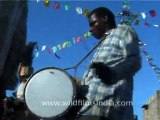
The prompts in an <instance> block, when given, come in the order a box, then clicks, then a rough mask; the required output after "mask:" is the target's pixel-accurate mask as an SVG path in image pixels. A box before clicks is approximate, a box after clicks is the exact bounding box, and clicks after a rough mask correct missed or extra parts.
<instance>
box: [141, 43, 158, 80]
mask: <svg viewBox="0 0 160 120" xmlns="http://www.w3.org/2000/svg"><path fill="white" fill-rule="evenodd" d="M139 46H140V48H141V50H142V53H143V54H144V55H145V57H146V59H147V61H148V63H149V65H150V67H151V68H152V69H153V70H154V71H155V73H156V74H157V75H158V79H159V80H160V68H159V67H158V66H157V65H155V64H153V60H154V59H153V58H152V57H151V56H150V55H149V54H148V52H147V51H146V50H145V48H144V47H145V46H146V44H144V43H143V42H139Z"/></svg>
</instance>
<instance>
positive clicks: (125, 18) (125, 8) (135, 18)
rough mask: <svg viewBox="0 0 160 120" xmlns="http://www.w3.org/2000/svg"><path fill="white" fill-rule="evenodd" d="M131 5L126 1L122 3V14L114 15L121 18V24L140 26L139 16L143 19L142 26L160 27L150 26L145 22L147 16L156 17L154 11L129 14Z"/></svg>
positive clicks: (156, 25)
mask: <svg viewBox="0 0 160 120" xmlns="http://www.w3.org/2000/svg"><path fill="white" fill-rule="evenodd" d="M130 7H131V4H130V2H128V1H125V2H122V12H121V13H119V14H116V15H115V16H116V17H122V20H121V23H122V24H123V23H124V24H128V25H131V24H134V25H140V23H141V21H140V18H139V16H141V18H142V19H143V24H144V25H145V26H147V27H149V26H153V27H160V25H158V24H151V23H149V22H148V21H147V17H148V15H147V14H149V15H150V17H156V16H157V12H156V11H155V10H149V11H148V12H145V11H142V12H138V13H131V12H130Z"/></svg>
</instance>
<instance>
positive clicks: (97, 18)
mask: <svg viewBox="0 0 160 120" xmlns="http://www.w3.org/2000/svg"><path fill="white" fill-rule="evenodd" d="M88 21H89V26H90V32H92V35H93V36H94V37H95V38H97V39H101V38H102V37H103V36H104V34H105V32H106V31H108V30H111V29H112V28H115V27H116V23H115V17H114V14H113V13H112V12H111V11H110V10H109V9H107V8H105V7H99V8H96V9H94V10H93V11H91V12H90V14H89V15H88Z"/></svg>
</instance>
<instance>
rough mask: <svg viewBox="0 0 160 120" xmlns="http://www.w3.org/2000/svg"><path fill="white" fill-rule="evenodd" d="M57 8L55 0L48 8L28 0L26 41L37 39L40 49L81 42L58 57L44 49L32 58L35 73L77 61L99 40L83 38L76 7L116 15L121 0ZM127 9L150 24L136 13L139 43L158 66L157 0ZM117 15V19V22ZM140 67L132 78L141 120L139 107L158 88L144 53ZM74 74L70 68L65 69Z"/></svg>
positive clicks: (84, 20) (83, 22) (81, 68)
mask: <svg viewBox="0 0 160 120" xmlns="http://www.w3.org/2000/svg"><path fill="white" fill-rule="evenodd" d="M59 3H60V8H59V9H54V8H53V4H54V1H51V3H50V6H49V7H44V5H43V2H38V3H37V2H36V0H35V1H32V2H31V1H30V2H29V4H28V5H29V13H28V23H27V26H28V27H27V28H28V30H27V41H28V42H29V41H36V42H37V43H38V47H39V49H41V46H43V45H46V46H48V47H50V48H52V47H53V46H55V45H58V44H62V43H64V42H65V41H68V40H71V41H72V40H73V38H75V39H76V38H77V37H79V36H80V37H81V38H82V41H81V42H80V43H75V44H73V43H72V46H71V47H67V48H63V49H61V50H58V51H57V55H58V56H59V57H60V58H57V57H56V56H55V55H54V54H53V53H51V54H49V53H48V52H47V51H46V50H45V51H40V54H39V56H38V57H36V58H34V60H33V67H34V70H35V72H36V71H37V70H39V69H42V68H46V67H57V68H60V69H64V68H67V67H71V66H73V65H75V64H76V63H78V62H79V61H80V60H81V59H82V57H83V56H84V55H86V53H88V52H89V51H90V50H91V49H92V48H93V47H94V46H95V45H96V43H97V42H98V40H96V39H95V38H93V37H92V36H91V37H89V39H84V38H83V35H84V34H85V33H86V32H87V31H88V29H89V27H88V22H87V18H86V17H85V16H84V15H82V14H78V13H77V12H76V7H81V8H82V9H83V10H84V9H89V10H92V9H94V8H96V7H100V6H104V7H108V8H109V9H111V10H112V11H113V12H114V13H115V14H118V13H120V12H121V10H122V1H75V0H74V1H59ZM130 3H131V9H130V11H131V12H133V13H137V12H138V13H140V12H146V15H147V18H146V21H148V22H149V23H150V24H152V25H151V26H150V27H147V26H145V25H144V21H143V19H142V17H141V16H139V20H140V24H139V25H134V24H133V27H134V28H135V30H136V31H137V34H138V35H139V38H140V40H141V41H142V42H144V43H146V44H147V45H146V46H145V49H146V51H147V52H148V53H149V54H150V56H152V57H153V58H154V60H153V63H154V64H156V65H158V66H159V65H160V64H159V61H160V57H159V53H158V51H159V50H160V47H159V45H160V44H159V43H160V36H159V33H160V28H159V27H154V26H153V24H160V7H159V4H160V1H159V2H158V1H149V0H148V1H142V0H137V1H131V2H130ZM66 4H69V5H70V9H69V10H65V9H64V5H66ZM149 10H156V12H157V16H156V17H151V16H150V14H149V13H148V11H149ZM119 21H120V18H119V19H117V23H118V22H119ZM90 58H92V55H91V56H90V57H89V58H88V59H87V60H86V61H84V62H83V64H82V65H80V66H79V67H78V71H77V77H82V75H83V73H84V71H85V69H86V68H87V63H88V62H89V60H90ZM142 58H143V59H142V68H141V70H140V71H139V72H138V73H137V74H136V76H135V80H134V96H133V102H134V112H135V114H137V115H138V117H139V120H142V109H141V106H142V105H143V104H145V103H146V102H147V100H148V99H149V98H150V97H151V96H152V95H153V94H154V93H155V92H156V90H158V89H159V84H160V83H159V81H158V79H157V74H156V73H155V72H154V71H153V70H152V69H151V67H150V66H149V64H148V62H147V60H146V58H145V56H144V55H143V54H142ZM67 72H68V73H69V74H71V75H74V71H73V70H69V71H67Z"/></svg>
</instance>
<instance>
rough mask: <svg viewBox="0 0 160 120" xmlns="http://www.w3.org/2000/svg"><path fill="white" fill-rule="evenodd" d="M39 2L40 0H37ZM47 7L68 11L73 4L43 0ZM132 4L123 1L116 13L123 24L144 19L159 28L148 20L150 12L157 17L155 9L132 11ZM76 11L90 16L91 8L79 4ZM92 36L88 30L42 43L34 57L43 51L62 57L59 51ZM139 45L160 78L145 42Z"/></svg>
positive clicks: (145, 23)
mask: <svg viewBox="0 0 160 120" xmlns="http://www.w3.org/2000/svg"><path fill="white" fill-rule="evenodd" d="M36 1H37V3H38V2H39V0H36ZM43 3H44V6H45V7H50V6H53V9H55V10H58V9H64V10H66V11H69V10H71V8H72V6H71V4H69V3H67V4H65V5H61V4H60V2H57V1H54V2H53V4H52V2H51V0H44V1H43ZM130 8H131V4H130V2H129V1H124V2H122V11H121V12H120V13H118V14H115V17H116V18H119V17H121V22H120V23H121V24H128V25H140V24H141V19H142V20H143V24H144V25H145V26H147V27H150V26H153V27H157V28H159V27H160V25H159V24H151V23H149V22H148V21H147V17H148V14H149V15H150V17H156V16H157V12H156V11H155V10H153V9H152V10H149V11H148V12H145V11H141V12H137V13H132V12H131V11H130ZM75 11H76V13H77V14H79V15H83V16H88V14H89V12H90V10H89V9H88V8H86V9H82V7H80V6H78V7H76V8H75ZM90 36H91V33H90V32H86V33H85V34H84V35H83V36H78V37H77V38H76V39H75V38H72V40H68V41H65V42H63V43H61V44H58V45H54V46H52V47H48V46H47V45H42V46H37V47H36V49H35V54H34V57H39V54H40V52H42V51H47V52H48V53H49V54H51V53H54V54H55V56H56V57H57V58H58V59H60V57H59V56H58V55H57V52H58V51H60V50H62V49H64V48H67V47H71V46H73V45H74V44H77V43H80V42H82V41H83V40H84V39H88V38H89V37H90ZM139 46H140V48H141V51H142V53H143V54H144V55H145V57H146V60H147V61H148V63H149V65H150V67H151V68H152V69H153V70H154V71H155V73H156V74H157V75H158V79H159V80H160V68H159V67H158V66H157V65H155V64H153V58H152V57H151V56H150V55H149V54H148V52H147V51H146V50H145V48H144V47H145V46H146V44H144V43H143V42H139Z"/></svg>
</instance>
